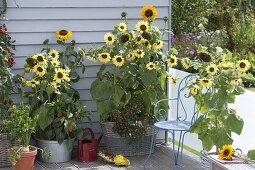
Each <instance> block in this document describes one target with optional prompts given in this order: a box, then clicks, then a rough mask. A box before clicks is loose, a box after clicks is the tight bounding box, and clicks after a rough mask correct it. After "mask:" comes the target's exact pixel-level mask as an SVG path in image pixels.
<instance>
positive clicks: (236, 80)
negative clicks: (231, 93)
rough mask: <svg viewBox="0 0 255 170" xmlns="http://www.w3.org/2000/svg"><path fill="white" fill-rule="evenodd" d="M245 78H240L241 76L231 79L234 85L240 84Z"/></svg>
mask: <svg viewBox="0 0 255 170" xmlns="http://www.w3.org/2000/svg"><path fill="white" fill-rule="evenodd" d="M242 82H243V80H242V79H240V78H237V79H233V80H231V81H230V84H231V85H233V86H239V85H240V84H242Z"/></svg>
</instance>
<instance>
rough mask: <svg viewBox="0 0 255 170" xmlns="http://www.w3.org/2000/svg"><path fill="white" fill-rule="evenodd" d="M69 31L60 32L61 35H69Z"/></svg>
mask: <svg viewBox="0 0 255 170" xmlns="http://www.w3.org/2000/svg"><path fill="white" fill-rule="evenodd" d="M67 33H68V31H67V30H61V31H59V34H60V35H67Z"/></svg>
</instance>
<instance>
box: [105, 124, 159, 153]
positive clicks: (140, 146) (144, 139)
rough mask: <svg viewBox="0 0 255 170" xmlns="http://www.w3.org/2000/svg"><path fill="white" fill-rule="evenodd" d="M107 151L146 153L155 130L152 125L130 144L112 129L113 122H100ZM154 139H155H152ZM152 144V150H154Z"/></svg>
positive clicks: (148, 150)
mask: <svg viewBox="0 0 255 170" xmlns="http://www.w3.org/2000/svg"><path fill="white" fill-rule="evenodd" d="M100 124H101V127H102V131H103V136H104V139H105V145H106V149H107V152H109V153H111V154H114V155H117V154H122V155H124V156H136V155H146V154H149V152H150V146H151V139H152V137H155V135H156V130H155V129H154V128H152V127H150V128H148V129H147V132H146V133H145V134H144V135H143V136H141V137H140V138H139V139H138V140H137V141H135V142H132V143H131V144H130V143H129V142H128V140H126V138H124V137H121V136H119V135H118V134H117V133H114V132H113V131H112V127H113V122H100ZM154 141H155V140H154ZM154 145H155V143H154V144H153V149H152V152H154Z"/></svg>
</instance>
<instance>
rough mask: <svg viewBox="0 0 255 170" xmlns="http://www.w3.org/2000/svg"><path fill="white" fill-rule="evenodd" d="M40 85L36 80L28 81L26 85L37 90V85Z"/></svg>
mask: <svg viewBox="0 0 255 170" xmlns="http://www.w3.org/2000/svg"><path fill="white" fill-rule="evenodd" d="M38 84H39V82H38V81H36V80H34V79H31V80H27V81H26V85H27V86H29V87H32V88H35V87H36V85H38Z"/></svg>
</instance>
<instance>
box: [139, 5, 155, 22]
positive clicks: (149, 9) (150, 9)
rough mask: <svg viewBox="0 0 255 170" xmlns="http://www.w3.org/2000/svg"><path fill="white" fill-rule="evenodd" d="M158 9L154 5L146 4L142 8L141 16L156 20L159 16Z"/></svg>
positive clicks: (145, 18)
mask: <svg viewBox="0 0 255 170" xmlns="http://www.w3.org/2000/svg"><path fill="white" fill-rule="evenodd" d="M157 14H158V11H157V9H156V8H155V7H154V6H152V5H151V6H144V7H143V8H142V9H141V16H142V17H143V19H144V20H146V21H148V20H155V19H156V17H157Z"/></svg>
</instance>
